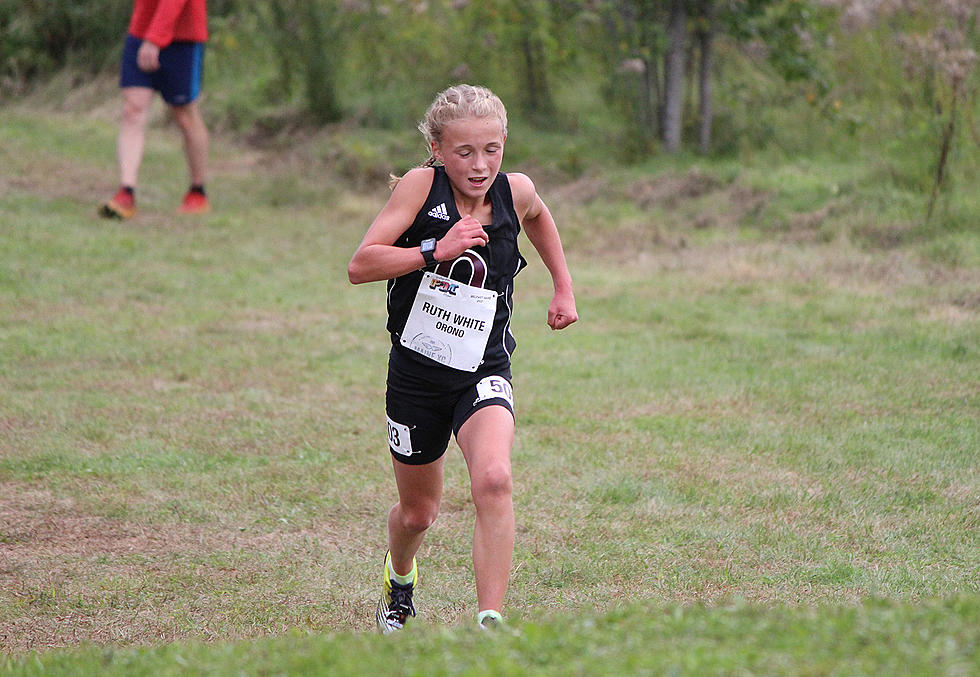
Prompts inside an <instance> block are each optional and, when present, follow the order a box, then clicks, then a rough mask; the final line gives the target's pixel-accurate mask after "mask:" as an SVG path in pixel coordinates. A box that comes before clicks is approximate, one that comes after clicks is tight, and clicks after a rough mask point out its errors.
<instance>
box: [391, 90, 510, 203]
mask: <svg viewBox="0 0 980 677" xmlns="http://www.w3.org/2000/svg"><path fill="white" fill-rule="evenodd" d="M464 118H495V119H496V120H497V121H498V122H500V129H501V131H502V132H503V134H504V136H507V109H506V108H505V107H504V103H503V101H501V100H500V98H499V97H498V96H497V95H496V94H494V93H493V92H491V91H490V90H489V89H487V88H486V87H480V86H478V85H463V84H461V85H454V86H452V87H449V88H447V89H444V90H443V91H441V92H439V94H438V95H436V98H435V100H434V101H433V102H432V103H431V104H430V105H429V109H428V110H427V111H426V112H425V117H424V118H422V120H421V122H419V131H420V132H422V136H424V137H425V141H426V145H428V146H429V148H430V149H431V148H432V144H436V145H438V144H439V143H441V142H442V133H443V130H445V129H446V126H447V125H448V124H450V123H452V122H456V121H457V120H462V119H464ZM435 164H436V157H435V155H433V154H432V153H431V150H430V153H429V159H428V160H426V161H425V162H423V163H422V164H421V165H419V166H420V167H432V166H434V165H435ZM400 178H401V177H398V176H395V175H394V174H392V175H391V180H390V181H389V182H388V186H389V187H391V188H394V187H395V185H396V184H397V183H398V181H399V179H400Z"/></svg>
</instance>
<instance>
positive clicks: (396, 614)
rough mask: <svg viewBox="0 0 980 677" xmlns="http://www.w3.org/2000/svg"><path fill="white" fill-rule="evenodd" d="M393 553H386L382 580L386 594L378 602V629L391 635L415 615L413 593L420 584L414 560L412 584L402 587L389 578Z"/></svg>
mask: <svg viewBox="0 0 980 677" xmlns="http://www.w3.org/2000/svg"><path fill="white" fill-rule="evenodd" d="M390 562H391V553H390V552H389V553H385V566H384V573H383V574H382V579H383V581H384V592H383V593H382V594H381V600H380V601H378V629H379V630H381V633H382V634H385V635H387V634H390V633H392V632H394V631H395V630H401V629H402V628H404V627H405V622H406V621H407V620H408V617H409V616H414V615H415V606H414V605H413V604H412V593H413V592H415V584H416V583H418V580H419V573H418V567H417V566H416V565H415V560H414V559H413V560H412V574H413V575H412V582H411V583H406V584H405V585H402V584H400V583H396V582H395V581H393V580H391V577H390V576H388V572H389V571H390V569H389V564H390Z"/></svg>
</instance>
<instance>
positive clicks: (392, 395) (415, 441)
mask: <svg viewBox="0 0 980 677" xmlns="http://www.w3.org/2000/svg"><path fill="white" fill-rule="evenodd" d="M402 350H403V349H401V348H399V347H393V348H392V350H391V354H390V355H389V357H388V388H387V391H386V393H385V413H386V414H387V418H388V449H389V451H391V455H392V457H393V458H394V459H395V460H397V461H400V462H402V463H407V464H409V465H425V464H426V463H432V462H433V461H435V460H437V459H438V458H440V457H441V456H442V455H443V454H444V453H446V448H447V446H448V445H449V437H450V435H452V434H456V435H458V434H459V429H460V428H462V427H463V424H464V423H465V422H466V421H467V420H469V418H470V416H472V415H473V414H474V413H476V412H477V411H479V410H480V409H482V408H484V407H489V406H491V405H499V406H502V407H506V408H507V409H508V410H509V411H510V413H511V414H513V413H514V392H513V388H512V387H511V376H510V366H509V365H504V366H501V367H499V368H496V369H487V370H482V369H481V370H479V371H477V372H475V373H472V374H471V373H468V372H463V371H457V370H455V369H450V368H449V367H443V366H442V365H434V366H427V365H421V364H420V363H418V362H416V361H415V360H413V359H411V358H410V357H406V356H404V354H403V353H402Z"/></svg>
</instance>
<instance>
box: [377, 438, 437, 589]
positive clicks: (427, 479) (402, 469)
mask: <svg viewBox="0 0 980 677" xmlns="http://www.w3.org/2000/svg"><path fill="white" fill-rule="evenodd" d="M444 463H445V456H441V457H439V458H438V459H437V460H435V461H433V462H432V463H427V464H425V465H409V464H407V463H401V462H400V461H397V460H394V459H392V465H393V467H394V471H395V484H396V485H397V487H398V503H396V504H395V505H394V507H392V509H391V511H390V512H389V513H388V550H389V551H390V552H391V566H392V568H393V569H394V570H395V573H398V574H403V575H405V574H408V573H410V572H411V570H412V559H413V558H414V557H415V553H417V552H418V550H419V548H420V547H421V545H422V539H423V538H424V537H425V531H426V529H428V528H429V527H430V526H431V525H432V523H433V522H435V520H436V517H437V516H438V514H439V504H440V502H441V501H442V476H443V465H444Z"/></svg>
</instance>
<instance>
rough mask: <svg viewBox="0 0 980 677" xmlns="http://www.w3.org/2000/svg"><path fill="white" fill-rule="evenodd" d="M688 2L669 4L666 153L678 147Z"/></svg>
mask: <svg viewBox="0 0 980 677" xmlns="http://www.w3.org/2000/svg"><path fill="white" fill-rule="evenodd" d="M686 5H687V0H670V10H669V11H670V13H669V16H668V19H667V53H666V55H665V64H664V66H665V67H664V116H663V141H664V149H665V150H666V151H667V152H668V153H676V152H677V151H679V150H680V147H681V130H682V125H683V118H682V115H683V111H684V81H685V73H686V69H687V64H686V57H687V7H686Z"/></svg>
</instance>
